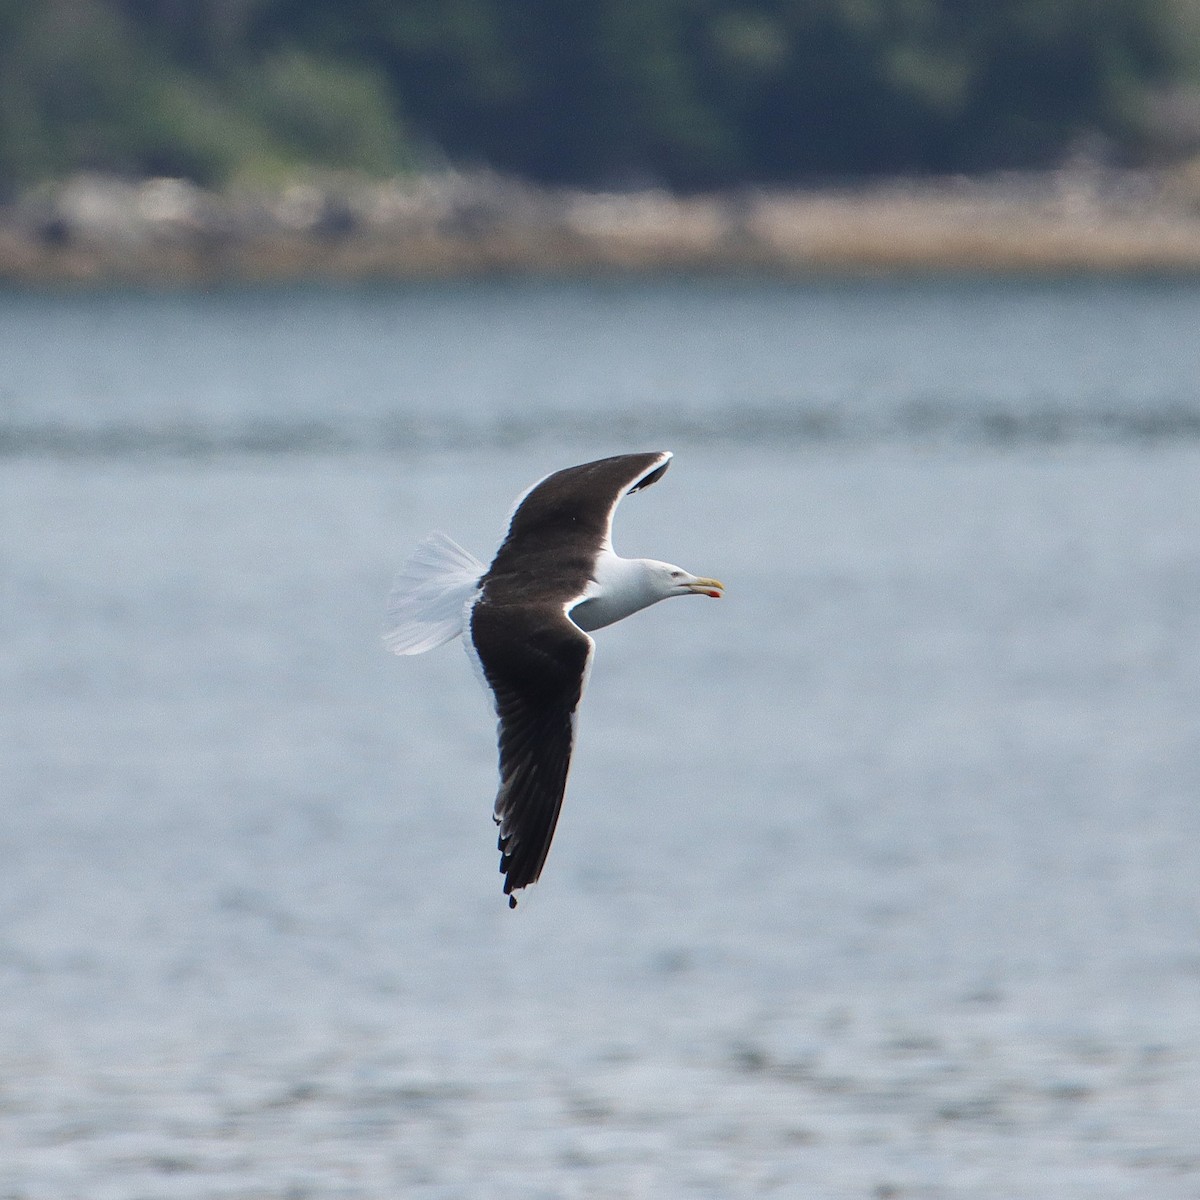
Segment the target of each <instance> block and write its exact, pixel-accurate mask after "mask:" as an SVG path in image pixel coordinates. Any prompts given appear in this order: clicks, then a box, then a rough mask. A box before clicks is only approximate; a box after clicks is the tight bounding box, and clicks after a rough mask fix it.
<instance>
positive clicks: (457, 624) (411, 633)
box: [383, 533, 487, 654]
mask: <svg viewBox="0 0 1200 1200" xmlns="http://www.w3.org/2000/svg"><path fill="white" fill-rule="evenodd" d="M486 570H487V568H486V567H485V566H484V565H483V563H481V562H480V561H479V559H477V558H476V557H475V556H474V555H473V554H471V553H470V552H469V551H466V550H464V549H463V548H462V547H461V546H460V545H459V544H458V543H457V542H454V541H452V540H451V539H450V538H448V537H447V536H446V535H445V534H444V533H431V534H430V535H429V536H428V537H427V538H426V539H425V540H424V541H423V542H422V543H421V544H420V545H419V546H418V547H417V548H416V550H415V551H413V555H412V557H411V558H410V559H409V560H408V562H406V563H405V564H404V566H402V567H401V568H400V571H399V573H398V574H397V575H396V580H395V582H394V583H393V584H392V591H391V595H390V596H388V628H387V632H386V633H385V634H384V635H383V644H384V645H385V646H387V648H388V649H389V650H391V651H392V653H393V654H424V653H425V651H426V650H432V649H433V648H434V647H435V646H440V645H442V644H443V643H444V642H448V641H450V640H451V639H452V638H456V637H458V635H459V634H460V633H462V631H463V619H464V613H465V609H466V604H467V601H468V600H470V599H471V597H472V596H473V595H474V594H475V592H476V591H477V589H478V588H479V579H480V576H482V575H483V573H484V572H485V571H486Z"/></svg>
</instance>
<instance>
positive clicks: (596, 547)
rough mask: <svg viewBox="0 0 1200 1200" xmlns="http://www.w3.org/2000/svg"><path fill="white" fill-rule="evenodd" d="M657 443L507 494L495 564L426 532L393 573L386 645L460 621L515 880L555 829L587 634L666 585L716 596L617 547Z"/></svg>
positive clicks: (538, 869) (509, 876)
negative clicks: (495, 736) (490, 704)
mask: <svg viewBox="0 0 1200 1200" xmlns="http://www.w3.org/2000/svg"><path fill="white" fill-rule="evenodd" d="M670 462H671V455H670V453H669V452H667V451H662V452H660V453H657V454H618V455H616V456H614V457H612V458H602V459H599V460H598V461H596V462H589V463H584V464H582V465H581V466H578V467H567V468H565V469H564V470H561V471H555V472H554V474H552V475H548V476H546V478H545V479H543V480H541V481H540V482H538V483H535V484H534V485H533V486H532V487H531V488H529V489H528V490H527V491H526V492H525V493H524V494H523V495H522V496H521V497H520V498H519V499H518V500H517V503H516V507H515V509H514V511H513V515H512V519H511V521H510V523H509V527H508V535H507V536H506V537H505V539H504V542H503V544H502V545H501V546H500V549H499V550H498V551H497V552H496V557H495V558H494V559H493V560H492V565H491V566H490V567H488V568H486V569H485V568H484V566H483V564H482V563H481V562H480V561H479V560H478V559H477V558H475V557H474V555H472V554H470V553H468V552H467V551H466V550H464V549H463V548H462V547H461V546H458V545H457V544H455V543H454V542H453V541H451V539H450V538H448V537H446V535H445V534H443V533H432V534H430V535H429V537H427V538H426V539H425V540H424V541H423V542H422V543H421V544H420V546H419V547H418V548H417V550H416V552H415V553H414V554H413V556H412V558H410V559H409V561H408V562H407V563H406V564H405V565H404V566H403V567H402V568H401V570H400V573H399V574H398V575H397V576H396V582H395V585H394V586H393V588H392V593H391V596H390V597H389V601H388V617H389V631H388V633H387V634H386V635H385V637H384V642H385V644H386V645H387V647H388V648H389V649H390V650H392V651H394V652H395V653H396V654H422V653H424V652H425V651H426V650H432V649H433V648H434V647H435V646H440V645H442V644H443V643H444V642H448V641H450V640H451V639H452V638H454V637H457V636H458V635H459V634H460V633H462V632H463V631H464V630H465V631H466V632H467V637H466V638H464V639H463V640H464V643H465V645H466V648H467V653H468V654H469V655H470V656H471V658H472V659H473V660H474V662H475V664H476V666H477V667H478V668H479V671H480V673H481V675H482V677H483V680H484V682H485V683H486V684H487V686H488V688H489V689H490V690H491V693H492V697H493V700H494V702H495V706H496V714H497V716H498V717H499V742H500V790H499V793H498V794H497V796H496V804H495V810H494V817H495V821H496V824H497V825H499V826H500V840H499V849H500V870H501V872H502V874H503V875H504V894H505V895H506V896H508V902H509V904H510V906H512V907H513V908H515V907H516V904H517V900H516V897H515V896H514V895H513V894H512V893H513V892H514V891H516V890H518V889H520V888H523V887H525V886H526V885H528V884H531V883H533V882H534V881H535V880H536V879H537V878H538V876H539V875H540V874H541V873H542V866H543V864H544V863H545V861H546V855H547V853H548V852H549V850H550V841H551V839H552V838H553V837H554V826H555V824H556V823H557V821H558V813H559V809H560V808H561V807H562V800H563V793H564V791H565V790H566V785H567V772H568V770H569V768H570V765H571V749H572V746H573V745H574V741H575V717H576V710H577V708H578V705H579V700H580V697H581V696H582V695H583V689H584V686H585V684H586V682H587V676H588V671H589V669H590V668H591V664H592V650H593V649H594V646H595V643H594V642H593V641H592V639H591V638H590V637H588V633H589V632H590V631H591V630H593V629H600V628H602V627H603V626H605V625H611V624H612V623H613V622H614V621H620V620H621V619H622V618H624V617H627V616H629V615H630V614H631V613H635V612H637V611H638V610H639V609H641V608H647V607H648V606H649V605H651V604H655V603H657V602H658V601H659V600H665V599H667V597H668V596H696V595H700V596H713V597H717V596H720V595H721V593H722V591H723V590H724V585H723V584H722V583H721V582H720V581H719V580H716V579H705V578H702V577H700V576H698V575H691V574H689V573H688V572H687V571H684V570H683V569H682V568H680V567H676V566H672V565H671V564H670V563H664V562H657V561H655V560H654V559H650V558H621V557H619V556H618V555H617V554H616V552H615V551H614V550H613V547H612V519H613V513H614V512H615V511H616V508H617V504H618V503H619V502H620V500H621V497H622V496H624V495H626V494H627V493H632V492H637V491H640V490H641V489H642V488H644V487H649V486H650V484H652V483H655V482H657V481H658V480H659V479H661V478H662V476H663V474H664V473H665V472H666V469H667V467H668V466H669V465H670Z"/></svg>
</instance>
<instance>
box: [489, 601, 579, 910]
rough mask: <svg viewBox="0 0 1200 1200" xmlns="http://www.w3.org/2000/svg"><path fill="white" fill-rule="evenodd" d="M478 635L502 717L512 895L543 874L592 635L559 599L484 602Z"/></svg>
mask: <svg viewBox="0 0 1200 1200" xmlns="http://www.w3.org/2000/svg"><path fill="white" fill-rule="evenodd" d="M471 640H472V644H473V645H474V648H475V652H476V654H477V655H478V658H479V663H480V666H481V667H482V668H483V674H484V678H485V679H486V680H487V683H488V686H489V687H490V688H491V690H492V694H493V695H494V697H495V701H496V713H497V715H498V716H499V718H500V722H499V741H500V790H499V792H498V793H497V795H496V807H495V814H494V815H495V820H496V824H497V825H499V826H500V839H499V849H500V870H501V872H502V873H503V874H504V876H505V879H504V894H505V895H506V896H509V903H510V904H511V905H513V906H515V905H516V900H515V899H514V898H513V897H512V892H513V891H514V890H516V889H517V888H523V887H525V886H526V885H527V884H530V883H533V882H534V881H535V880H536V879H537V877H538V876H539V875H540V874H541V872H542V866H543V864H544V863H545V861H546V855H547V854H548V853H549V851H550V841H551V839H552V838H553V837H554V827H555V825H556V824H557V823H558V813H559V810H560V809H561V808H562V801H563V793H564V792H565V790H566V786H567V772H568V771H569V770H570V766H571V750H572V747H573V745H574V741H575V709H576V707H577V706H578V704H579V699H580V697H581V696H582V695H583V686H584V681H585V679H586V677H587V670H588V664H589V662H590V660H591V656H592V645H593V644H592V639H591V638H590V637H588V636H587V634H586V633H584V632H583V631H582V630H581V629H580V628H579V627H578V626H577V625H575V624H574V623H573V622H572V621H570V620H569V619H568V618H567V616H566V614H565V613H564V612H563V609H562V608H561V607H559V606H555V605H544V604H543V605H528V604H512V605H505V604H496V605H493V604H487V603H479V604H476V605H475V608H474V609H473V611H472V614H471Z"/></svg>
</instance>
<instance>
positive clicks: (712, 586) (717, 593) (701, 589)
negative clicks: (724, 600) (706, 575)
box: [688, 579, 725, 600]
mask: <svg viewBox="0 0 1200 1200" xmlns="http://www.w3.org/2000/svg"><path fill="white" fill-rule="evenodd" d="M688 590H689V591H692V592H696V593H697V594H698V595H701V596H711V597H712V598H713V599H714V600H719V599H720V598H721V595H722V593H723V592H724V591H725V585H724V584H723V583H722V582H721V581H720V580H719V579H693V580H692V581H691V583H689V584H688Z"/></svg>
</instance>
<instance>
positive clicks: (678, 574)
mask: <svg viewBox="0 0 1200 1200" xmlns="http://www.w3.org/2000/svg"><path fill="white" fill-rule="evenodd" d="M671 578H672V579H682V578H683V572H682V571H672V572H671Z"/></svg>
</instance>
